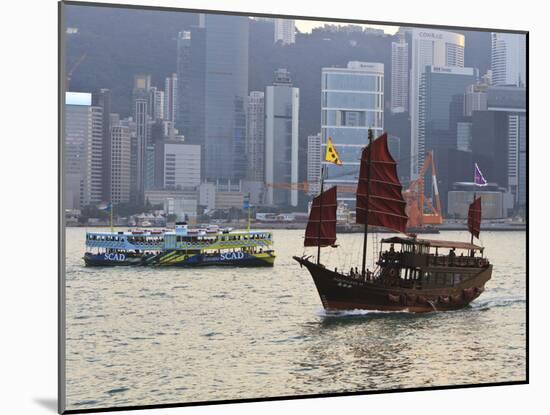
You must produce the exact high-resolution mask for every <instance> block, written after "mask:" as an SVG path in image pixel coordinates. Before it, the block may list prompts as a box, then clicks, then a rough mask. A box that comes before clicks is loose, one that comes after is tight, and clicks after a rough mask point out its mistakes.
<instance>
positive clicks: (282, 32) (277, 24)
mask: <svg viewBox="0 0 550 415" xmlns="http://www.w3.org/2000/svg"><path fill="white" fill-rule="evenodd" d="M295 26H296V25H295V22H294V20H293V19H273V28H274V31H273V33H274V39H273V42H275V43H277V42H281V43H282V44H283V45H290V44H292V43H294V42H296V27H295Z"/></svg>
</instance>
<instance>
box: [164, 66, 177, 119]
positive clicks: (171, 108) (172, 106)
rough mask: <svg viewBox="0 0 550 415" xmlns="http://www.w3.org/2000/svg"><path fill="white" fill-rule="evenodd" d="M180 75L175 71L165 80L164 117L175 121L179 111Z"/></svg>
mask: <svg viewBox="0 0 550 415" xmlns="http://www.w3.org/2000/svg"><path fill="white" fill-rule="evenodd" d="M177 99H178V75H177V74H175V73H173V74H172V75H170V76H168V77H166V79H165V80H164V119H165V120H168V121H172V122H173V123H175V121H176V114H177V113H178V101H177Z"/></svg>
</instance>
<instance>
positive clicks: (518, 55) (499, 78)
mask: <svg viewBox="0 0 550 415" xmlns="http://www.w3.org/2000/svg"><path fill="white" fill-rule="evenodd" d="M526 65H527V56H526V36H525V35H524V34H516V33H491V72H492V84H493V85H494V86H500V85H513V86H518V87H525V81H526Z"/></svg>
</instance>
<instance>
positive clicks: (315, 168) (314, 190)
mask: <svg viewBox="0 0 550 415" xmlns="http://www.w3.org/2000/svg"><path fill="white" fill-rule="evenodd" d="M322 157H323V155H322V154H321V133H317V134H315V135H310V136H308V137H307V183H308V191H307V194H308V195H310V196H317V195H318V194H319V192H320V191H321V159H322Z"/></svg>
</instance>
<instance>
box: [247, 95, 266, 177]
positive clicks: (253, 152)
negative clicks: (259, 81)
mask: <svg viewBox="0 0 550 415" xmlns="http://www.w3.org/2000/svg"><path fill="white" fill-rule="evenodd" d="M264 105H265V102H264V93H263V92H261V91H252V92H250V94H249V95H248V118H247V135H246V158H247V162H248V165H247V174H246V178H247V179H248V180H252V181H260V182H263V181H264V169H265V120H264V118H265V109H264Z"/></svg>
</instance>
